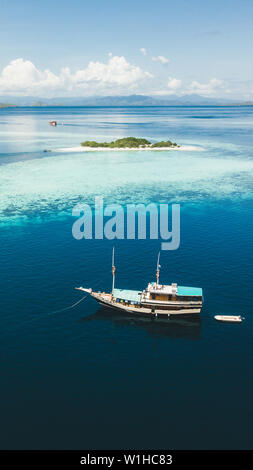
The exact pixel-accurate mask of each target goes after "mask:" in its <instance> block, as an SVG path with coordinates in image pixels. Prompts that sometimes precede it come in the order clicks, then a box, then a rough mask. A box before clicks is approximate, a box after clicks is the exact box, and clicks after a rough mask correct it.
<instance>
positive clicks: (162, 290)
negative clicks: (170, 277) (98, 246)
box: [76, 248, 203, 317]
mask: <svg viewBox="0 0 253 470" xmlns="http://www.w3.org/2000/svg"><path fill="white" fill-rule="evenodd" d="M159 263H160V252H159V254H158V258H157V267H156V282H149V284H148V286H147V287H146V289H144V290H129V289H116V288H115V271H116V268H115V264H114V248H113V251H112V291H111V292H109V293H108V292H100V291H93V290H92V289H91V288H89V289H87V288H85V287H76V289H77V290H80V291H84V292H87V293H88V294H90V295H91V296H92V297H93V298H94V299H95V300H96V301H97V302H99V303H100V304H102V305H105V306H107V307H110V308H113V309H117V310H119V311H120V312H121V313H123V312H124V311H125V312H128V313H129V312H131V313H134V314H136V315H145V316H156V317H157V316H166V315H167V316H170V315H187V316H188V315H195V314H199V313H200V312H201V308H202V305H203V292H202V289H201V288H199V287H185V286H178V285H177V284H176V283H172V284H160V282H159V278H160V267H161V266H160V264H159Z"/></svg>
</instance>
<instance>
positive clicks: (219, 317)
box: [214, 315, 242, 323]
mask: <svg viewBox="0 0 253 470" xmlns="http://www.w3.org/2000/svg"><path fill="white" fill-rule="evenodd" d="M214 318H215V320H218V321H228V322H237V323H241V322H242V317H241V315H215V317H214Z"/></svg>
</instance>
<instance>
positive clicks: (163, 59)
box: [152, 55, 169, 64]
mask: <svg viewBox="0 0 253 470" xmlns="http://www.w3.org/2000/svg"><path fill="white" fill-rule="evenodd" d="M152 60H153V61H154V62H160V63H161V64H168V63H169V59H167V57H164V56H163V55H158V56H156V57H152Z"/></svg>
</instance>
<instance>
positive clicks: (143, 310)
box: [77, 287, 202, 317]
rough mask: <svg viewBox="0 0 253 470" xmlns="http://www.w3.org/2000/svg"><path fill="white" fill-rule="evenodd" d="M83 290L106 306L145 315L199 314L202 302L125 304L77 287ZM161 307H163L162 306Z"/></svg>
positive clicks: (104, 294)
mask: <svg viewBox="0 0 253 470" xmlns="http://www.w3.org/2000/svg"><path fill="white" fill-rule="evenodd" d="M77 289H78V290H82V291H84V292H87V293H89V294H90V295H91V296H92V297H93V298H94V299H95V300H97V302H99V303H100V304H101V305H106V306H107V307H110V308H113V309H117V310H121V311H125V312H128V313H133V314H135V315H146V316H152V317H156V316H163V317H168V316H171V315H173V316H176V315H196V314H200V312H201V308H202V302H172V303H171V305H165V304H163V303H162V302H161V303H160V304H159V305H157V304H156V305H147V306H144V305H125V304H123V303H121V302H115V301H113V300H112V296H111V294H107V293H104V292H103V293H100V292H92V291H91V289H84V288H83V287H79V288H77ZM162 307H163V308H162Z"/></svg>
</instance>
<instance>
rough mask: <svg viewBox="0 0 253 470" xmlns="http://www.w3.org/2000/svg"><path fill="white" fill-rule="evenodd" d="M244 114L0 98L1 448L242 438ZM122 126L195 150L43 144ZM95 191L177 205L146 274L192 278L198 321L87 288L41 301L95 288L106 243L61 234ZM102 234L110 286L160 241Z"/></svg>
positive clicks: (247, 129) (112, 132) (133, 278)
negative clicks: (110, 304) (226, 319)
mask: <svg viewBox="0 0 253 470" xmlns="http://www.w3.org/2000/svg"><path fill="white" fill-rule="evenodd" d="M54 118H55V119H57V121H58V122H59V123H63V125H61V124H60V125H58V126H57V128H51V127H50V126H49V125H48V121H49V120H50V119H54ZM252 127H253V108H251V107H224V108H223V107H207V108H205V107H193V108H192V107H180V108H176V107H175V108H37V109H34V108H22V109H7V110H0V188H1V198H0V224H1V235H0V238H1V248H2V249H1V252H0V266H1V271H0V273H1V274H0V275H1V283H0V295H1V325H0V326H1V329H0V331H1V343H0V353H1V378H2V381H1V382H2V384H1V392H0V395H1V400H0V403H1V405H0V406H1V420H2V426H1V447H2V448H86V449H87V448H113V447H117V448H126V447H127V448H140V447H141V448H153V447H154V448H176V449H177V448H178V449H180V448H187V449H192V448H252V439H251V422H252V412H253V407H252V392H253V382H252V326H253V321H252V314H253V310H252V302H251V286H252V262H253V254H252V253H253V252H252V248H253V244H252V229H253V219H252V214H253V205H252V201H253V195H252V178H253V158H252V156H253V155H252V143H253V138H252ZM128 135H134V136H141V137H142V136H143V137H146V138H152V139H154V140H160V139H165V138H167V139H168V138H171V140H173V141H176V142H178V143H179V144H189V145H196V146H199V147H201V148H202V149H203V150H199V151H193V152H183V151H182V152H176V151H175V152H168V153H167V152H161V153H160V152H159V153H158V152H150V153H149V152H133V153H132V152H131V153H127V152H115V153H113V154H108V153H105V152H104V153H71V152H69V153H68V152H67V153H62V152H59V151H58V150H59V149H60V148H62V147H74V146H77V145H79V143H80V141H81V140H86V139H88V138H90V139H92V138H93V139H97V140H100V139H101V140H105V139H113V138H116V137H119V136H120V137H121V136H128ZM44 150H51V152H44ZM95 195H102V196H103V197H104V199H105V202H118V203H122V204H123V205H125V204H126V203H128V202H144V203H148V202H179V203H180V204H181V224H182V229H181V245H180V248H179V250H177V251H174V252H163V253H162V256H161V264H162V269H161V280H162V281H163V282H165V283H166V282H171V281H175V282H178V283H179V284H181V285H193V286H194V285H196V286H201V287H202V288H203V289H204V296H205V305H204V309H203V312H202V314H201V320H200V321H195V322H190V321H189V320H188V321H176V320H173V321H169V322H165V323H164V322H163V321H156V322H153V321H149V320H148V321H147V320H146V319H141V318H140V319H135V318H128V317H121V316H119V315H118V314H115V313H113V312H108V311H106V310H104V309H101V308H99V307H98V305H97V304H96V303H95V302H94V301H93V300H92V299H87V300H86V301H85V303H83V304H82V303H81V304H80V305H78V306H77V307H76V308H75V309H73V310H70V311H65V312H62V313H58V314H57V313H55V314H50V312H52V311H55V310H58V309H61V308H63V307H65V306H67V305H70V304H72V303H74V302H75V301H77V300H78V299H79V298H80V295H79V294H78V293H77V292H75V291H74V286H75V285H80V284H83V285H88V286H92V287H94V288H98V289H110V286H111V273H110V270H111V268H110V265H111V249H112V242H111V241H107V240H103V241H101V240H97V241H95V240H90V241H87V240H86V241H84V240H83V241H77V240H74V239H73V237H72V233H71V228H72V223H73V218H72V216H71V211H72V207H73V204H74V203H75V202H79V201H82V202H90V203H93V202H94V196H95ZM115 247H116V266H117V271H116V273H117V276H116V284H117V287H126V288H133V289H135V288H136V289H142V288H143V287H145V286H146V284H147V282H148V281H150V280H152V279H153V277H154V274H155V264H156V256H157V252H158V250H159V247H160V241H159V240H158V241H155V240H153V241H150V240H118V241H116V242H115ZM218 313H231V314H243V315H245V317H246V320H245V321H244V323H242V324H241V325H223V324H219V323H216V322H215V321H214V319H213V315H215V314H218Z"/></svg>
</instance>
